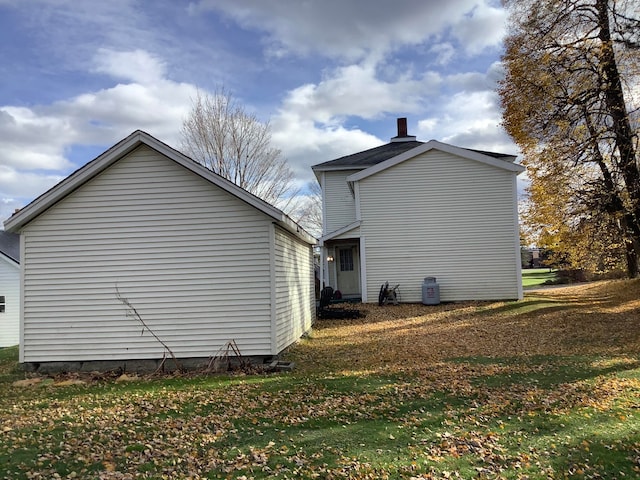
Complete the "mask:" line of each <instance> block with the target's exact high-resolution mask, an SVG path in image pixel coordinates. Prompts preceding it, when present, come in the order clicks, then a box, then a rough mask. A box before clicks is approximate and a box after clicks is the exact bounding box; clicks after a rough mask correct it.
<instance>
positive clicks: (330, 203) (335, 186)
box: [322, 170, 359, 235]
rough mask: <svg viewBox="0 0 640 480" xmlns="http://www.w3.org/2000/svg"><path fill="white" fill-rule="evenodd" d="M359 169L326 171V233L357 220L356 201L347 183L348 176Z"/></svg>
mask: <svg viewBox="0 0 640 480" xmlns="http://www.w3.org/2000/svg"><path fill="white" fill-rule="evenodd" d="M358 171H359V170H341V171H336V172H331V171H329V172H324V182H325V183H324V185H323V186H322V188H323V195H324V198H325V205H324V215H325V218H326V223H325V231H324V232H323V233H324V234H325V235H326V234H328V233H331V232H335V231H336V230H339V229H341V228H343V227H346V226H347V225H349V224H351V223H353V222H355V221H356V203H355V199H354V197H353V194H352V193H351V189H350V188H349V185H348V183H347V177H348V176H349V175H351V174H353V173H356V172H358Z"/></svg>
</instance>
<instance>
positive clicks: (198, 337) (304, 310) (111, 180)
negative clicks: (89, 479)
mask: <svg viewBox="0 0 640 480" xmlns="http://www.w3.org/2000/svg"><path fill="white" fill-rule="evenodd" d="M5 228H6V229H7V230H8V231H11V232H16V233H17V232H19V233H20V234H21V237H22V244H21V247H22V248H21V265H22V268H23V275H22V281H21V284H22V285H21V286H22V301H23V307H22V324H21V330H22V339H21V340H22V341H21V342H20V362H24V363H27V364H31V366H36V367H37V366H38V365H39V364H41V363H46V364H47V365H48V366H51V362H66V363H65V369H69V370H73V369H77V368H82V369H87V368H93V366H94V365H95V364H88V365H85V363H87V362H91V361H101V363H100V364H99V365H100V366H101V367H100V368H102V367H104V366H105V365H107V366H108V365H111V364H109V363H105V362H115V363H114V365H122V364H123V362H124V365H125V367H126V368H128V367H127V365H133V364H134V363H135V362H133V360H154V361H155V360H158V359H161V358H162V357H163V355H164V354H165V353H166V352H165V350H164V348H163V347H162V346H161V344H160V343H159V342H158V341H157V340H156V339H155V338H153V336H152V335H151V334H150V333H149V332H148V331H144V332H143V330H144V329H143V328H142V325H141V323H140V321H139V320H137V319H136V318H135V317H133V316H132V315H131V314H130V313H131V312H130V310H129V309H127V308H126V307H125V305H124V304H123V302H122V301H121V300H119V299H118V295H120V296H121V298H122V299H125V300H127V301H129V302H130V304H131V305H132V306H133V307H134V308H135V309H136V310H137V312H138V313H139V315H140V317H141V318H142V319H143V320H144V322H145V323H146V324H147V325H148V326H149V328H150V329H151V330H152V331H153V333H154V334H156V335H157V336H158V337H159V338H160V339H161V340H162V341H164V342H165V343H166V344H167V345H168V347H169V348H170V349H171V351H172V352H173V353H174V354H175V355H176V356H177V357H178V358H182V359H187V358H189V359H206V358H208V357H209V356H212V355H214V354H216V352H217V351H218V350H219V349H220V348H221V347H222V346H224V345H225V344H226V343H227V342H229V341H231V340H233V341H235V342H236V343H237V345H238V347H239V349H240V353H241V354H242V355H243V356H247V357H251V356H258V357H259V356H271V355H276V354H278V353H279V352H281V351H282V350H283V349H284V348H286V347H287V346H288V345H290V344H292V343H293V342H295V341H296V340H297V339H299V337H300V336H301V335H302V334H303V333H304V332H305V331H307V330H308V329H309V328H310V327H311V323H312V321H313V318H314V311H315V298H314V271H313V250H312V249H313V247H312V245H313V244H314V243H315V240H314V239H313V238H312V237H311V236H310V235H308V234H307V233H306V232H305V231H304V230H303V229H302V228H300V227H299V226H298V225H297V224H296V223H294V222H293V221H292V220H290V219H289V218H288V217H287V216H286V215H285V214H283V213H282V212H281V211H280V210H278V209H276V208H275V207H273V206H271V205H269V204H267V203H265V202H264V201H262V200H260V199H259V198H257V197H255V196H253V195H251V194H250V193H248V192H247V191H245V190H243V189H241V188H240V187H238V186H236V185H235V184H233V183H231V182H229V181H227V180H225V179H224V178H222V177H220V176H218V175H216V174H214V173H213V172H211V171H210V170H208V169H206V168H205V167H203V166H201V165H200V164H198V163H196V162H194V161H193V160H191V159H190V158H188V157H186V156H184V155H182V154H181V153H179V152H178V151H176V150H174V149H172V148H171V147H169V146H168V145H166V144H164V143H162V142H160V141H159V140H157V139H156V138H154V137H152V136H151V135H149V134H147V133H145V132H142V131H136V132H134V133H132V134H131V135H130V136H128V137H127V138H125V139H124V140H122V141H120V142H119V143H118V144H116V145H115V146H113V147H112V148H110V149H109V150H107V151H106V152H104V153H103V154H102V155H100V156H99V157H97V158H96V159H94V160H92V161H91V162H89V163H87V164H86V165H85V166H83V167H82V168H80V169H79V170H77V171H76V172H74V173H72V174H71V175H70V176H69V177H68V178H66V179H65V180H63V181H62V182H60V183H59V184H58V185H56V186H55V187H53V188H52V189H51V190H49V191H47V192H46V193H44V194H43V195H41V196H40V197H38V198H37V199H35V200H34V201H33V202H31V203H30V204H29V205H28V206H26V207H25V208H23V209H22V210H20V211H19V212H18V213H16V214H14V215H13V216H12V217H11V218H10V219H8V220H7V221H6V222H5ZM118 292H119V294H118ZM127 361H132V362H131V364H127V363H126V362H127ZM54 366H55V365H54Z"/></svg>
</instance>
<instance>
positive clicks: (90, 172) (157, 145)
mask: <svg viewBox="0 0 640 480" xmlns="http://www.w3.org/2000/svg"><path fill="white" fill-rule="evenodd" d="M143 144H144V145H147V146H149V147H151V148H153V149H154V150H156V151H158V152H159V153H161V154H162V155H164V156H166V157H168V158H170V159H171V160H173V161H175V162H176V163H178V164H180V165H182V166H183V167H185V168H187V169H188V170H190V171H192V172H193V173H195V174H196V175H199V176H200V177H202V178H204V179H205V180H207V181H209V182H211V183H213V184H215V185H217V186H218V187H220V188H222V189H223V190H225V191H227V192H229V193H230V194H232V195H234V196H236V197H238V198H239V199H241V200H243V201H244V202H246V203H248V204H249V205H251V206H253V207H255V208H256V209H258V210H260V211H261V212H263V213H265V214H266V215H268V216H269V217H271V218H273V219H274V220H276V221H277V222H278V223H279V224H281V225H282V226H283V227H284V228H286V229H287V230H288V231H290V232H292V233H295V234H296V235H298V236H299V237H300V238H302V239H303V240H305V241H307V242H308V243H310V244H315V243H316V240H315V238H314V237H312V236H311V235H309V234H308V233H307V232H305V231H304V230H303V229H302V228H301V227H300V226H298V225H297V224H296V223H295V222H294V221H293V220H291V219H290V218H289V217H287V216H286V215H285V214H284V213H283V212H282V211H281V210H279V209H277V208H276V207H274V206H272V205H270V204H268V203H267V202H265V201H263V200H261V199H259V198H258V197H256V196H254V195H252V194H250V193H249V192H247V191H246V190H244V189H242V188H240V187H238V186H237V185H236V184H235V183H233V182H230V181H228V180H226V179H224V178H222V177H221V176H220V175H216V174H215V173H214V172H212V171H211V170H209V169H208V168H206V167H204V166H203V165H200V164H199V163H197V162H195V161H194V160H192V159H191V158H189V157H187V156H185V155H183V154H182V153H180V152H178V151H177V150H175V149H173V148H171V147H170V146H168V145H167V144H166V143H163V142H161V141H160V140H158V139H157V138H155V137H153V136H151V135H149V134H148V133H146V132H143V131H141V130H137V131H135V132H133V133H132V134H131V135H129V136H128V137H126V138H125V139H123V140H122V141H120V142H118V143H117V144H116V145H114V146H113V147H111V148H110V149H108V150H107V151H105V152H104V153H102V154H101V155H99V156H98V157H96V158H95V159H94V160H92V161H90V162H89V163H87V164H86V165H84V166H83V167H81V168H80V169H78V170H76V171H75V172H74V173H72V174H71V175H69V176H68V177H67V178H65V179H64V180H62V181H61V182H60V183H58V184H57V185H55V186H54V187H53V188H51V189H49V190H48V191H47V192H45V193H43V194H42V195H40V196H39V197H38V198H36V199H35V200H34V201H32V202H31V203H30V204H29V205H27V206H26V207H24V208H23V209H22V210H20V211H19V212H18V213H16V214H14V215H13V216H11V217H10V218H9V219H7V220H5V222H4V226H5V229H6V230H7V231H9V232H18V231H19V229H20V228H21V227H23V226H24V225H26V224H27V223H29V222H30V221H31V220H33V219H34V218H36V217H37V216H38V215H40V214H41V213H42V212H44V211H45V210H46V209H48V208H49V207H51V206H52V205H54V204H55V203H57V202H58V201H60V200H62V199H63V198H64V197H66V196H67V195H69V194H70V193H72V192H73V191H74V190H76V189H77V188H78V187H80V186H81V185H83V184H84V183H86V182H87V181H89V180H90V179H91V178H93V177H95V176H96V175H98V174H99V173H100V172H102V171H104V170H105V169H107V168H108V167H109V166H111V165H112V164H114V163H115V162H116V161H117V160H119V159H120V158H122V157H123V156H125V155H127V154H128V153H129V152H131V151H133V150H134V149H136V148H137V147H139V146H140V145H143Z"/></svg>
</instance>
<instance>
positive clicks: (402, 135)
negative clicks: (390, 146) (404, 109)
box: [391, 117, 416, 142]
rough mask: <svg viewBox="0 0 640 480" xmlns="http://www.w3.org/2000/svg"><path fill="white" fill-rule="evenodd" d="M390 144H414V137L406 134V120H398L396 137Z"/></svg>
mask: <svg viewBox="0 0 640 480" xmlns="http://www.w3.org/2000/svg"><path fill="white" fill-rule="evenodd" d="M391 141H392V142H415V141H416V137H414V136H413V135H409V134H408V133H407V118H406V117H402V118H398V135H397V136H396V137H393V138H392V139H391Z"/></svg>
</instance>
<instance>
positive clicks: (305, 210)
mask: <svg viewBox="0 0 640 480" xmlns="http://www.w3.org/2000/svg"><path fill="white" fill-rule="evenodd" d="M289 216H290V217H291V218H292V219H293V220H295V221H296V222H298V223H299V224H300V225H302V227H303V228H304V229H305V230H307V231H308V232H309V233H310V234H312V235H313V236H315V237H320V236H321V235H322V189H321V188H320V184H319V183H318V182H316V181H313V182H309V183H308V184H307V188H306V193H301V194H300V195H299V196H298V198H297V199H296V201H295V203H293V204H292V209H291V211H290V213H289Z"/></svg>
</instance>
